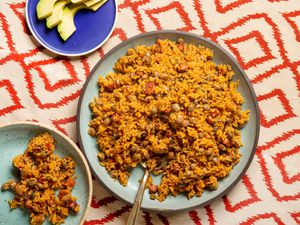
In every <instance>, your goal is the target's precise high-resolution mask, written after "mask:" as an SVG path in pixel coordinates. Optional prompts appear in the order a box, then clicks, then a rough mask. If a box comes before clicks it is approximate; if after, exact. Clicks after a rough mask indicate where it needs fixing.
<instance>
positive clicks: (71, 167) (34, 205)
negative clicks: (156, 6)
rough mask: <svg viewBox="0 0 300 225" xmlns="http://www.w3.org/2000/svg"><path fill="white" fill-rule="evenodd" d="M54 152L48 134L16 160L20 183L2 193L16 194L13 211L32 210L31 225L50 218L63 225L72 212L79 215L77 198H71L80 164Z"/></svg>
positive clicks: (36, 139)
mask: <svg viewBox="0 0 300 225" xmlns="http://www.w3.org/2000/svg"><path fill="white" fill-rule="evenodd" d="M54 150H55V143H54V139H53V137H52V136H51V135H50V134H48V133H42V134H40V135H38V136H36V137H34V138H33V139H31V140H30V141H29V143H28V147H27V149H26V151H25V153H24V154H22V155H18V156H16V157H15V158H14V159H13V165H14V167H15V168H16V169H17V170H18V172H19V173H20V176H21V179H20V181H14V180H9V181H8V182H6V183H5V184H3V185H2V191H5V190H9V189H10V190H11V191H13V192H14V194H15V197H14V199H13V200H11V201H9V205H10V208H11V209H15V208H18V207H19V208H27V209H28V210H29V216H30V224H31V225H40V224H43V223H44V221H45V219H46V217H47V216H48V220H49V221H50V222H51V224H61V223H64V220H65V218H66V217H67V216H68V215H69V210H72V211H73V212H75V213H77V212H78V211H79V205H78V204H77V202H76V197H74V196H73V195H72V194H71V191H72V189H73V187H74V185H75V176H74V173H75V166H76V164H75V162H74V160H73V159H72V158H71V157H70V156H68V157H64V158H60V157H59V156H58V155H54V154H53V151H54ZM56 191H58V196H57V195H56V194H55V192H56Z"/></svg>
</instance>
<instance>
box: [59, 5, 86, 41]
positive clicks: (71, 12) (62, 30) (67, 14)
mask: <svg viewBox="0 0 300 225" xmlns="http://www.w3.org/2000/svg"><path fill="white" fill-rule="evenodd" d="M84 8H86V6H85V5H83V4H69V5H67V6H66V7H65V8H64V10H63V14H62V22H61V23H60V24H58V25H57V30H58V33H59V34H60V36H61V38H62V39H63V40H64V41H66V40H67V39H68V38H69V37H70V36H71V35H72V34H73V33H74V32H75V30H76V27H75V24H74V16H75V14H76V13H77V12H78V10H80V9H84Z"/></svg>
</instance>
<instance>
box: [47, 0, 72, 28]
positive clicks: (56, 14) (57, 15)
mask: <svg viewBox="0 0 300 225" xmlns="http://www.w3.org/2000/svg"><path fill="white" fill-rule="evenodd" d="M69 2H70V0H59V1H58V2H56V3H55V5H54V7H53V11H52V14H51V15H50V16H48V17H47V18H46V25H47V27H48V28H49V29H52V28H53V27H55V26H56V25H57V24H60V23H61V22H62V15H63V10H64V8H65V6H66V5H67V4H68V3H69Z"/></svg>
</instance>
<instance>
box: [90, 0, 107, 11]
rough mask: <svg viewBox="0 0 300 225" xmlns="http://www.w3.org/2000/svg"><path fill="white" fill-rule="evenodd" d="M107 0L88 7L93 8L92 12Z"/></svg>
mask: <svg viewBox="0 0 300 225" xmlns="http://www.w3.org/2000/svg"><path fill="white" fill-rule="evenodd" d="M105 2H107V0H102V1H101V2H99V3H96V4H95V5H92V6H90V7H89V9H91V10H93V11H94V12H95V11H97V10H98V9H99V8H100V7H101V6H103V5H104V3H105Z"/></svg>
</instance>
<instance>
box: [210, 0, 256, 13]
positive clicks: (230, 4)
mask: <svg viewBox="0 0 300 225" xmlns="http://www.w3.org/2000/svg"><path fill="white" fill-rule="evenodd" d="M223 2H227V3H223ZM249 2H252V0H237V1H231V0H230V1H224V0H215V4H216V9H217V11H218V12H220V13H226V12H227V11H229V10H233V9H234V8H238V7H240V6H242V5H243V4H247V3H249Z"/></svg>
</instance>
